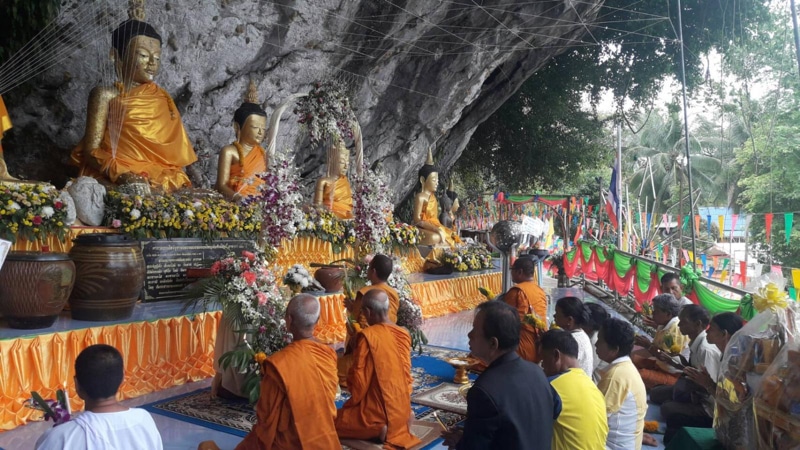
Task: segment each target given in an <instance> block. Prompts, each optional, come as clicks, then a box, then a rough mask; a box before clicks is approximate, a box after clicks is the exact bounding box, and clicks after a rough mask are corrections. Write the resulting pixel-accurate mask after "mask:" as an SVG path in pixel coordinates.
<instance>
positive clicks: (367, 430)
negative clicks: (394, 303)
mask: <svg viewBox="0 0 800 450" xmlns="http://www.w3.org/2000/svg"><path fill="white" fill-rule="evenodd" d="M361 311H362V312H363V313H364V315H365V316H366V318H367V321H368V322H369V325H370V326H369V328H366V329H364V330H363V331H362V332H361V333H358V334H357V335H356V344H355V350H354V352H353V365H352V366H351V367H350V372H349V373H348V376H347V386H348V387H349V389H350V394H351V395H352V397H350V399H349V400H347V402H345V404H344V406H342V409H340V410H339V411H338V413H337V415H336V432H337V433H338V434H339V437H340V438H342V439H364V440H372V439H377V440H379V441H381V442H383V443H385V444H386V447H389V448H411V447H413V446H415V445H417V444H419V443H420V440H419V439H417V438H416V436H414V435H412V434H411V430H410V427H409V422H410V421H411V419H413V415H412V412H411V386H412V383H413V379H412V378H411V337H410V336H409V335H408V332H407V331H406V330H405V329H403V328H400V327H398V326H397V325H395V324H393V323H391V321H390V320H389V299H388V297H387V296H386V293H385V292H383V291H381V290H371V291H369V292H367V293H366V294H364V298H363V305H362V307H361ZM392 446H393V447H392Z"/></svg>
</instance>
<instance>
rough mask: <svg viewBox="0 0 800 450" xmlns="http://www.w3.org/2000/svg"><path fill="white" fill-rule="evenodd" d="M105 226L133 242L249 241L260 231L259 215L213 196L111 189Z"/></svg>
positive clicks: (249, 209) (248, 208)
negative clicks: (144, 194)
mask: <svg viewBox="0 0 800 450" xmlns="http://www.w3.org/2000/svg"><path fill="white" fill-rule="evenodd" d="M105 205H106V207H105V216H104V219H103V222H104V224H105V225H106V226H108V227H111V228H116V229H118V230H120V231H123V232H125V233H126V234H129V235H131V236H132V237H134V238H136V239H145V238H176V237H197V238H202V239H204V240H206V241H212V240H214V239H218V238H221V237H225V236H228V237H244V238H252V237H254V236H255V235H256V234H257V233H258V232H259V229H260V227H259V220H258V218H259V212H258V210H257V208H255V207H253V206H241V205H239V204H236V203H232V202H229V201H227V200H225V199H223V198H216V197H194V196H192V195H189V194H175V195H163V196H141V195H132V194H126V193H122V192H120V191H117V190H111V191H109V192H108V193H107V194H106V198H105Z"/></svg>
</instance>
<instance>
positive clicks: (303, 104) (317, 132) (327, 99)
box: [294, 80, 356, 144]
mask: <svg viewBox="0 0 800 450" xmlns="http://www.w3.org/2000/svg"><path fill="white" fill-rule="evenodd" d="M294 113H295V114H297V115H299V116H300V119H299V120H298V122H299V123H301V124H303V125H305V126H306V128H307V129H308V137H309V139H310V140H311V143H312V144H319V143H321V142H324V141H326V140H328V139H329V138H331V137H333V136H340V137H342V138H347V139H352V138H353V131H352V129H353V124H355V123H356V116H355V113H354V112H353V109H352V108H351V106H350V99H349V98H348V97H347V94H346V93H345V89H344V85H343V84H342V83H340V82H338V81H334V80H331V81H325V82H323V83H315V84H314V88H313V89H311V92H309V93H308V95H307V96H305V97H302V98H300V99H299V100H298V101H297V106H295V108H294Z"/></svg>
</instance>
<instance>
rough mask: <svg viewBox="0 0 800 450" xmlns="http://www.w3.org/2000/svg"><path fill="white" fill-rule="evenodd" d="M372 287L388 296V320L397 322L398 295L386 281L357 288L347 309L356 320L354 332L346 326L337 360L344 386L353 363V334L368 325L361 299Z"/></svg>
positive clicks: (340, 379)
mask: <svg viewBox="0 0 800 450" xmlns="http://www.w3.org/2000/svg"><path fill="white" fill-rule="evenodd" d="M373 289H380V290H382V291H383V292H386V295H387V296H388V297H389V320H391V321H392V323H397V308H399V307H400V295H399V294H398V293H397V291H395V290H394V288H393V287H391V286H389V284H388V283H380V284H373V285H370V286H364V287H363V288H361V289H359V290H358V293H357V294H356V299H355V300H353V306H352V310H351V311H349V314H350V315H351V316H352V317H353V318H355V320H356V322H357V324H354V326H353V327H354V328H355V333H353V329H351V328H350V327H347V336H345V338H344V348H345V354H344V355H342V356H341V357H339V361H338V367H339V383H341V384H342V385H344V386H346V385H347V374H348V373H349V372H350V366H351V365H352V364H353V354H352V351H353V345H354V344H355V334H357V333H358V332H359V331H361V330H363V329H364V328H367V327H368V326H369V323H368V322H367V318H366V317H364V314H363V313H362V312H361V305H362V302H363V300H362V299H363V298H364V294H366V293H367V292H369V291H371V290H373Z"/></svg>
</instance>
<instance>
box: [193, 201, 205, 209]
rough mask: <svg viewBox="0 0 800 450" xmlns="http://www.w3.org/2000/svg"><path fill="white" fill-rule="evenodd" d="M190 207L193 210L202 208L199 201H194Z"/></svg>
mask: <svg viewBox="0 0 800 450" xmlns="http://www.w3.org/2000/svg"><path fill="white" fill-rule="evenodd" d="M192 206H194V207H195V208H199V207H201V206H203V204H202V203H200V202H199V201H196V202H194V203H192Z"/></svg>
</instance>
